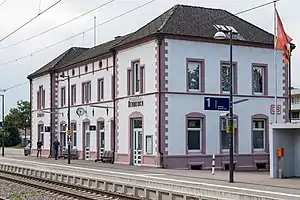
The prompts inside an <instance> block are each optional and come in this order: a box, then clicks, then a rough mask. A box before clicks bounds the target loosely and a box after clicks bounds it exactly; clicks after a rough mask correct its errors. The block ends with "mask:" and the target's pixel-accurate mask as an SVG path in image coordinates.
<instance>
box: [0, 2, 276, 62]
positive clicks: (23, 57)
mask: <svg viewBox="0 0 300 200" xmlns="http://www.w3.org/2000/svg"><path fill="white" fill-rule="evenodd" d="M154 1H155V0H151V1H149V2H146V3H144V4H142V5H140V6H137V7H135V8H133V9H131V10H129V11H127V12H125V13H122V14H120V15H118V16H116V17H113V18H111V19H109V20H107V21H105V22H102V23H100V24H98V25H97V26H96V27H99V26H102V25H104V24H106V23H109V22H111V21H113V20H115V19H117V18H119V17H122V16H123V15H126V14H128V13H130V12H133V11H135V10H137V9H139V8H142V7H144V6H146V5H148V4H150V3H152V2H154ZM277 1H279V0H275V1H271V2H267V3H264V4H260V5H258V6H255V7H251V8H249V9H246V10H243V11H240V12H237V13H235V14H233V15H232V16H227V17H220V18H217V19H214V20H212V21H209V22H205V23H202V24H199V26H203V25H206V24H209V23H213V22H216V21H219V20H225V19H229V18H231V17H233V16H237V15H240V14H243V13H246V12H250V11H252V10H254V9H258V8H261V7H264V6H267V5H270V4H272V3H274V2H277ZM93 29H94V27H92V28H89V29H87V30H85V31H83V32H80V33H77V34H75V35H72V36H71V37H68V38H65V39H63V40H61V41H59V42H56V43H54V44H52V45H49V46H47V47H45V48H43V49H40V50H37V51H35V52H32V53H30V54H28V55H26V56H22V57H19V58H17V59H14V60H11V61H8V62H5V63H2V64H0V67H3V66H5V65H8V64H11V63H14V62H17V61H19V60H22V59H25V58H27V57H30V56H32V55H34V54H37V53H39V52H41V51H44V50H46V49H49V48H51V47H53V46H56V45H58V44H60V43H62V42H65V41H67V40H70V39H72V38H74V37H77V36H79V35H81V34H84V33H85V32H88V31H91V30H93Z"/></svg>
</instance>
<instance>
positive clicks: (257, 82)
mask: <svg viewBox="0 0 300 200" xmlns="http://www.w3.org/2000/svg"><path fill="white" fill-rule="evenodd" d="M265 75H266V68H265V67H262V66H253V67H252V91H253V94H261V95H263V94H266V89H267V86H266V76H265Z"/></svg>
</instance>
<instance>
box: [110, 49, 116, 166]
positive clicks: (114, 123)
mask: <svg viewBox="0 0 300 200" xmlns="http://www.w3.org/2000/svg"><path fill="white" fill-rule="evenodd" d="M110 51H111V53H112V54H113V77H114V80H113V120H114V122H113V136H114V140H113V145H112V151H113V159H112V163H114V162H115V153H116V152H115V147H116V50H115V49H111V50H110Z"/></svg>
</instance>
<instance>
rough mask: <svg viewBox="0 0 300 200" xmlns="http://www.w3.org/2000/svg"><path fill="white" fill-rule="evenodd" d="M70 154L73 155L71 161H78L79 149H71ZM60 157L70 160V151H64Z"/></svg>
mask: <svg viewBox="0 0 300 200" xmlns="http://www.w3.org/2000/svg"><path fill="white" fill-rule="evenodd" d="M70 153H71V159H78V153H77V149H71V152H70ZM59 157H62V158H64V159H67V158H68V149H63V151H62V155H61V156H59Z"/></svg>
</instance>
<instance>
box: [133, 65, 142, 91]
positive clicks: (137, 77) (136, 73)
mask: <svg viewBox="0 0 300 200" xmlns="http://www.w3.org/2000/svg"><path fill="white" fill-rule="evenodd" d="M140 70H141V65H140V62H139V61H137V62H134V63H133V84H134V85H133V94H139V93H140V92H141V73H140ZM137 84H138V87H137Z"/></svg>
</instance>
